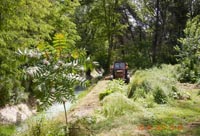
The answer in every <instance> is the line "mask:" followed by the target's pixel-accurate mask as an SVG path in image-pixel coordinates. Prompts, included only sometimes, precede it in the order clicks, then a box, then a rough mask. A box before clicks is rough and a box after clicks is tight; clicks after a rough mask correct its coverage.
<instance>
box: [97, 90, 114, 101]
mask: <svg viewBox="0 0 200 136" xmlns="http://www.w3.org/2000/svg"><path fill="white" fill-rule="evenodd" d="M111 93H113V91H112V90H105V91H103V92H101V93H100V94H99V100H100V101H101V100H103V99H104V97H106V96H108V95H110V94H111Z"/></svg>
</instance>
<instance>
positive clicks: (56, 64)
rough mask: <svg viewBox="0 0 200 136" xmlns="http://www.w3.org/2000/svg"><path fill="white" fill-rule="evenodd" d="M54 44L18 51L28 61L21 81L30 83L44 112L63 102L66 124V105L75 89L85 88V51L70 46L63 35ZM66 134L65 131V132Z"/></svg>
mask: <svg viewBox="0 0 200 136" xmlns="http://www.w3.org/2000/svg"><path fill="white" fill-rule="evenodd" d="M53 43H54V44H53V45H44V44H43V45H40V46H39V47H38V49H31V50H24V51H21V50H19V52H18V54H19V55H20V57H22V58H24V59H27V64H29V65H28V66H26V65H25V66H24V74H25V76H24V79H25V80H31V82H32V84H31V85H32V86H31V87H32V89H33V92H34V95H35V96H36V98H37V99H38V100H39V102H40V107H39V108H40V109H45V108H47V107H49V106H50V105H52V104H53V103H55V102H59V103H63V106H64V109H65V115H66V124H68V120H67V114H66V108H65V102H66V101H73V100H74V99H75V97H74V87H75V86H76V85H82V86H86V85H87V82H86V80H85V78H84V77H82V73H83V68H82V67H83V64H84V61H85V50H83V49H77V48H75V46H69V45H68V44H67V43H66V38H65V37H64V35H62V34H56V35H55V37H54V40H53ZM66 131H67V130H66Z"/></svg>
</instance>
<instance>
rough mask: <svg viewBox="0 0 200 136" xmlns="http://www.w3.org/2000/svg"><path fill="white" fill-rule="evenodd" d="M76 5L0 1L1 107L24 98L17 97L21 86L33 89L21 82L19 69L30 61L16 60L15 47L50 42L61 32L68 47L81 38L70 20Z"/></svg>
mask: <svg viewBox="0 0 200 136" xmlns="http://www.w3.org/2000/svg"><path fill="white" fill-rule="evenodd" d="M78 5H79V2H78V0H74V1H73V2H71V1H70V0H65V1H60V2H59V1H49V0H34V1H25V0H19V1H12V2H11V1H6V0H2V1H1V2H0V18H1V19H0V48H1V50H0V94H1V95H0V97H1V98H0V100H1V102H0V106H4V105H5V104H7V103H9V104H11V103H18V102H20V101H21V100H23V99H24V98H23V97H22V98H21V96H20V94H24V88H23V87H25V90H26V91H28V92H32V91H31V88H27V87H26V86H27V85H24V84H26V83H25V82H24V80H22V74H23V72H22V71H21V67H23V66H24V65H27V66H30V65H32V64H27V62H26V61H27V59H17V54H16V51H17V49H18V48H20V49H22V50H23V49H24V48H34V47H36V46H37V45H38V44H41V43H45V44H47V43H48V42H49V43H50V44H51V39H52V37H53V36H54V34H55V33H62V32H63V33H64V35H65V37H66V38H67V41H66V44H67V45H69V46H72V45H73V46H74V45H75V41H77V40H78V39H80V37H79V36H78V34H77V31H76V25H75V24H74V23H73V20H72V15H73V14H74V10H75V8H76V6H78ZM49 43H48V44H49ZM22 84H23V85H22ZM22 86H23V87H22Z"/></svg>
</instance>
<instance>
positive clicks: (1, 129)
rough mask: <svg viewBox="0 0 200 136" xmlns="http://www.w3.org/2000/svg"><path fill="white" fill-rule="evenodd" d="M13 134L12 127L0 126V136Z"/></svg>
mask: <svg viewBox="0 0 200 136" xmlns="http://www.w3.org/2000/svg"><path fill="white" fill-rule="evenodd" d="M14 132H15V126H14V125H0V136H11V135H13V134H14Z"/></svg>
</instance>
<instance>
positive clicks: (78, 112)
mask: <svg viewBox="0 0 200 136" xmlns="http://www.w3.org/2000/svg"><path fill="white" fill-rule="evenodd" d="M108 82H109V81H108V80H103V81H99V82H98V83H97V85H96V86H95V87H94V88H93V89H92V90H91V91H90V92H89V93H88V94H87V95H86V96H85V97H84V98H82V99H80V100H79V101H78V104H77V105H76V106H75V107H74V108H73V109H72V110H71V111H70V112H69V119H70V120H73V119H75V118H76V119H77V118H82V117H86V116H90V115H91V114H92V113H93V112H94V111H95V110H98V109H99V108H100V101H99V93H100V92H102V91H104V90H105V89H106V87H107V84H108Z"/></svg>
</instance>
